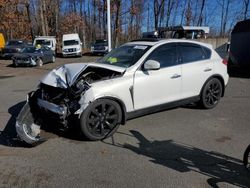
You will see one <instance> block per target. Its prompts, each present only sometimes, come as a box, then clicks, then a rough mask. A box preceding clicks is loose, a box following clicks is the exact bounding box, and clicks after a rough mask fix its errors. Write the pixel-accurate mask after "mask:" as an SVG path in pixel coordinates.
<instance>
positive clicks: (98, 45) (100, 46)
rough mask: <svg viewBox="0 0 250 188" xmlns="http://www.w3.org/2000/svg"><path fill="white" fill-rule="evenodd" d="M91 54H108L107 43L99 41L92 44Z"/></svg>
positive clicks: (102, 40)
mask: <svg viewBox="0 0 250 188" xmlns="http://www.w3.org/2000/svg"><path fill="white" fill-rule="evenodd" d="M91 53H92V54H93V55H98V54H102V55H103V54H106V53H108V42H107V40H104V39H99V40H96V41H95V42H94V44H93V45H92V46H91Z"/></svg>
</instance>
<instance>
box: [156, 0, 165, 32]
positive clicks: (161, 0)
mask: <svg viewBox="0 0 250 188" xmlns="http://www.w3.org/2000/svg"><path fill="white" fill-rule="evenodd" d="M164 2H165V0H154V21H155V30H157V29H158V27H159V16H160V13H161V11H162V8H163V5H164Z"/></svg>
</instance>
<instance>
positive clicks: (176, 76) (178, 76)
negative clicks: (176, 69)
mask: <svg viewBox="0 0 250 188" xmlns="http://www.w3.org/2000/svg"><path fill="white" fill-rule="evenodd" d="M180 77H181V75H179V74H174V75H173V76H171V79H175V78H180Z"/></svg>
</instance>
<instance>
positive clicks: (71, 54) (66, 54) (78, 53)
mask: <svg viewBox="0 0 250 188" xmlns="http://www.w3.org/2000/svg"><path fill="white" fill-rule="evenodd" d="M62 55H63V57H72V56H81V55H82V52H81V51H75V52H62Z"/></svg>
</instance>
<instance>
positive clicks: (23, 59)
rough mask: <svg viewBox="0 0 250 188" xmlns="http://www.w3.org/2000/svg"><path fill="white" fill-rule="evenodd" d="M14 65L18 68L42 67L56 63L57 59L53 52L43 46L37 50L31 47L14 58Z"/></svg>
mask: <svg viewBox="0 0 250 188" xmlns="http://www.w3.org/2000/svg"><path fill="white" fill-rule="evenodd" d="M12 61H13V65H14V66H15V67H17V66H42V65H43V64H44V63H50V62H52V63H55V61H56V58H55V54H54V52H53V50H51V49H50V48H48V47H46V46H43V47H41V48H36V47H34V46H29V47H26V48H24V49H22V50H21V51H20V53H17V54H14V55H13V57H12Z"/></svg>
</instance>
